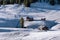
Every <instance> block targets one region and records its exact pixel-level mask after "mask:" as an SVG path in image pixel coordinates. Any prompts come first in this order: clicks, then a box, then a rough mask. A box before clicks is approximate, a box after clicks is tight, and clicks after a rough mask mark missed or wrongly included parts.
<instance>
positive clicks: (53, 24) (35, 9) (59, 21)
mask: <svg viewBox="0 0 60 40" xmlns="http://www.w3.org/2000/svg"><path fill="white" fill-rule="evenodd" d="M27 16H30V17H33V18H34V20H39V21H31V22H28V21H25V22H24V26H26V27H27V26H28V28H26V29H25V28H19V27H18V26H19V25H17V23H18V22H19V20H20V18H21V17H23V18H24V20H26V17H27ZM41 18H46V21H40V19H41ZM42 24H43V25H46V26H47V27H49V30H48V31H44V30H43V31H41V30H38V29H37V28H38V27H39V26H40V25H42ZM16 27H18V28H16ZM33 28H34V29H33ZM59 39H60V6H59V5H55V6H51V5H49V4H46V3H38V2H37V3H33V4H31V7H30V8H29V7H24V5H18V4H14V5H5V6H3V5H1V7H0V40H59Z"/></svg>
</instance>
